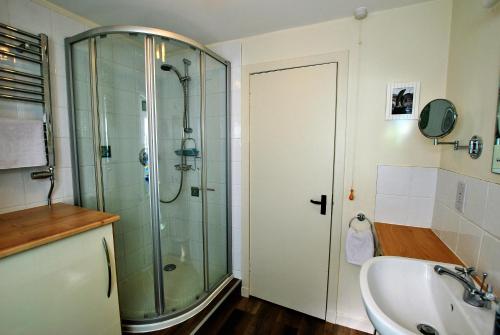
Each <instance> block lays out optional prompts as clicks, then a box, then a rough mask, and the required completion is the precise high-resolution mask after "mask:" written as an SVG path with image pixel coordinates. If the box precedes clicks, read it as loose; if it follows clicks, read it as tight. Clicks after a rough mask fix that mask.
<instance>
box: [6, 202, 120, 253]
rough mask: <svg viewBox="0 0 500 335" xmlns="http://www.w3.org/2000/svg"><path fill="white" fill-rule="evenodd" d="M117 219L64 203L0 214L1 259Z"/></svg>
mask: <svg viewBox="0 0 500 335" xmlns="http://www.w3.org/2000/svg"><path fill="white" fill-rule="evenodd" d="M119 219H120V217H119V216H118V215H115V214H109V213H103V212H98V211H94V210H89V209H85V208H81V207H77V206H72V205H67V204H54V205H52V207H48V206H40V207H35V208H29V209H25V210H21V211H16V212H11V213H5V214H0V258H3V257H7V256H9V255H13V254H16V253H19V252H22V251H26V250H29V249H32V248H35V247H38V246H40V245H44V244H47V243H51V242H54V241H57V240H60V239H63V238H66V237H69V236H73V235H76V234H79V233H83V232H85V231H88V230H91V229H94V228H98V227H101V226H104V225H107V224H110V223H113V222H116V221H118V220H119Z"/></svg>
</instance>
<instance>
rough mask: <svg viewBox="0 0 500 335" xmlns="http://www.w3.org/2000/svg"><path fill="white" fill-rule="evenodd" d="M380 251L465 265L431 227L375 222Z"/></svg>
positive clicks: (388, 254)
mask: <svg viewBox="0 0 500 335" xmlns="http://www.w3.org/2000/svg"><path fill="white" fill-rule="evenodd" d="M375 231H376V234H377V238H378V243H379V249H380V250H379V251H380V252H381V253H382V255H383V256H401V257H409V258H417V259H424V260H428V261H433V262H443V263H451V264H459V265H463V263H462V262H461V261H460V259H459V258H458V257H457V256H456V255H455V254H454V253H453V252H452V251H451V250H450V249H449V248H448V247H447V246H446V245H445V244H444V243H443V242H442V241H441V240H440V239H439V237H437V236H436V234H434V232H433V231H432V230H431V229H429V228H418V227H409V226H401V225H395V224H388V223H379V222H375Z"/></svg>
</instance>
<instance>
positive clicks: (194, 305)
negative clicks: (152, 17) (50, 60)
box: [66, 26, 231, 332]
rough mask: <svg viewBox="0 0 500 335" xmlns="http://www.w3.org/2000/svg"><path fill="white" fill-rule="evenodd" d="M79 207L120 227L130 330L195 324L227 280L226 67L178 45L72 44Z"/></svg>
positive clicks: (102, 34) (109, 35) (121, 285)
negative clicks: (114, 219)
mask: <svg viewBox="0 0 500 335" xmlns="http://www.w3.org/2000/svg"><path fill="white" fill-rule="evenodd" d="M66 59H67V75H68V82H69V83H70V85H69V88H68V92H69V100H70V101H69V105H70V107H71V110H72V113H71V123H72V129H73V134H72V145H73V171H74V175H73V177H74V193H75V202H76V204H78V205H80V206H83V207H87V208H93V209H97V210H103V211H104V210H105V211H108V212H112V213H117V214H119V215H120V217H121V220H120V222H118V223H117V224H115V226H114V228H113V229H114V238H115V257H116V264H117V276H118V278H117V283H118V294H119V301H120V313H121V317H122V323H123V329H124V330H125V331H131V332H140V331H150V330H155V329H161V328H165V327H168V326H170V325H173V324H176V323H179V322H182V321H183V320H185V319H187V318H189V317H191V316H192V315H194V314H195V313H197V312H198V311H199V310H201V309H202V308H203V307H204V306H206V305H207V304H208V303H209V302H210V300H211V299H212V298H213V297H214V296H215V295H216V294H217V293H218V292H219V291H220V290H221V289H222V288H223V287H224V285H225V284H227V283H228V282H229V280H230V279H231V258H230V255H231V252H230V250H231V232H230V227H231V223H230V218H231V215H230V214H231V213H230V208H231V204H230V191H231V185H230V180H231V178H230V169H229V167H228V166H229V165H228V164H230V161H231V160H230V157H229V155H230V141H229V139H230V136H229V131H230V126H229V125H230V122H229V103H228V101H229V89H228V88H229V87H230V85H229V78H230V63H229V62H228V61H226V60H224V59H223V58H222V57H220V56H218V55H217V54H215V53H213V52H212V51H210V50H209V49H207V48H206V47H204V46H203V45H201V44H199V43H197V42H195V41H193V40H190V39H188V38H186V37H183V36H181V35H178V34H175V33H171V32H167V31H163V30H159V29H152V28H142V27H132V26H113V27H102V28H96V29H92V30H89V31H87V32H84V33H81V34H79V35H76V36H74V37H70V38H68V39H66Z"/></svg>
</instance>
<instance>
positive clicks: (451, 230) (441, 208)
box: [432, 202, 460, 251]
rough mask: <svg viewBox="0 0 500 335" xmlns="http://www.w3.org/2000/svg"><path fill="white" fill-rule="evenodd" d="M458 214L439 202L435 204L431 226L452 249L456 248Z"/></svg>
mask: <svg viewBox="0 0 500 335" xmlns="http://www.w3.org/2000/svg"><path fill="white" fill-rule="evenodd" d="M459 223H460V216H459V215H457V214H456V213H455V212H454V211H453V210H451V209H450V208H448V207H447V206H445V205H443V204H442V203H440V202H437V203H436V204H435V208H434V218H433V225H432V227H433V228H434V229H435V230H436V233H437V235H438V236H439V238H440V239H441V240H442V241H443V242H444V243H445V244H446V245H447V246H448V247H449V248H450V249H451V250H453V251H456V249H457V242H458V231H459V227H460V225H459Z"/></svg>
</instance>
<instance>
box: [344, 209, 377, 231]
mask: <svg viewBox="0 0 500 335" xmlns="http://www.w3.org/2000/svg"><path fill="white" fill-rule="evenodd" d="M356 219H357V220H358V221H361V222H363V221H365V220H366V221H368V223H369V224H370V227H371V228H372V231H373V223H372V222H371V221H370V219H369V218H367V217H366V215H365V214H363V213H358V214H357V215H356V216H355V217H353V218H352V219H351V221H349V228H351V224H352V222H353V221H354V220H356Z"/></svg>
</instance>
